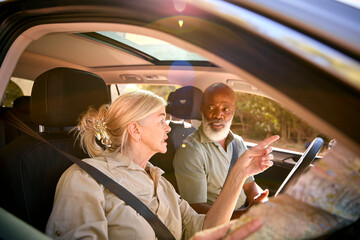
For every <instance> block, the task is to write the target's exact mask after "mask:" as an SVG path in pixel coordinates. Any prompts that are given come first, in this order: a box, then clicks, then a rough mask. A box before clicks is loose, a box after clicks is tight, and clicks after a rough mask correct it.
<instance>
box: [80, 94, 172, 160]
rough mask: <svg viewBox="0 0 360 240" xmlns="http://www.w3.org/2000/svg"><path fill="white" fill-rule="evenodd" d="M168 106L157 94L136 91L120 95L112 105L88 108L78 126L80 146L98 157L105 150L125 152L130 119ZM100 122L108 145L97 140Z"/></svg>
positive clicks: (136, 119)
mask: <svg viewBox="0 0 360 240" xmlns="http://www.w3.org/2000/svg"><path fill="white" fill-rule="evenodd" d="M165 105H166V101H165V100H164V99H163V98H161V97H159V96H157V95H156V94H154V93H152V92H150V91H146V90H136V91H132V92H127V93H124V94H122V95H120V96H119V97H118V98H117V99H116V100H115V101H114V102H113V103H112V104H111V105H108V104H105V105H102V106H101V107H100V108H99V110H96V109H94V108H89V110H88V111H87V112H86V113H85V114H83V115H82V117H81V119H80V122H79V124H78V126H77V127H76V129H79V131H78V136H77V137H78V138H80V144H81V147H82V148H83V149H84V150H85V151H86V152H87V153H88V154H89V155H90V156H91V157H97V156H99V155H101V154H102V153H103V152H104V151H105V150H107V151H109V152H121V153H124V152H126V151H127V150H128V144H127V143H128V138H129V135H128V132H127V126H128V125H129V124H130V123H131V122H134V121H140V120H142V119H144V118H146V117H147V116H149V115H150V114H152V113H154V112H156V111H158V110H159V109H160V108H161V107H164V106H165ZM98 123H102V124H103V125H102V126H103V127H104V129H105V131H106V133H105V134H106V135H107V137H108V139H107V140H109V141H107V142H108V143H109V144H104V141H103V143H101V141H97V140H96V135H97V134H99V129H98V128H97V127H96V124H98ZM103 137H104V136H103ZM102 140H104V139H102ZM105 142H106V141H105ZM110 143H111V144H110Z"/></svg>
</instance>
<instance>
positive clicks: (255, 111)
mask: <svg viewBox="0 0 360 240" xmlns="http://www.w3.org/2000/svg"><path fill="white" fill-rule="evenodd" d="M236 97H237V103H236V112H235V115H234V119H233V124H232V126H231V130H232V131H233V132H234V133H236V134H238V135H240V136H242V138H243V139H244V140H245V141H247V142H252V143H257V142H260V141H262V140H264V139H265V138H266V137H269V136H271V135H275V134H276V135H279V136H280V140H278V141H277V142H276V143H274V144H273V146H275V147H279V148H283V149H287V150H292V151H297V152H303V151H304V150H305V149H306V147H307V145H308V144H309V143H310V142H311V141H312V140H313V139H314V138H315V137H317V136H321V137H322V138H323V139H324V140H326V137H325V136H322V135H321V134H320V133H319V132H318V131H317V130H315V129H314V128H312V127H310V126H309V125H308V124H307V123H306V122H304V121H303V120H301V119H300V118H299V117H298V116H296V115H295V114H293V113H292V112H290V111H289V110H287V109H286V108H284V107H283V106H282V105H280V104H279V103H278V102H276V101H274V100H272V99H270V98H267V97H264V96H259V95H256V94H250V93H241V92H236ZM326 141H328V140H326Z"/></svg>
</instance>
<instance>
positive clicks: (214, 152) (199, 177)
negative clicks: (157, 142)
mask: <svg viewBox="0 0 360 240" xmlns="http://www.w3.org/2000/svg"><path fill="white" fill-rule="evenodd" d="M202 126H203V125H201V126H200V127H199V128H198V130H197V131H195V132H194V133H193V134H191V135H189V136H188V137H187V138H186V139H185V140H184V141H183V144H182V146H181V147H180V148H179V149H178V150H177V152H176V154H175V158H174V170H175V176H176V180H177V184H178V187H179V192H180V195H181V197H183V198H184V199H185V200H186V201H188V202H189V203H207V204H209V205H213V204H214V202H215V200H216V199H217V198H218V196H219V194H220V192H221V189H222V187H223V186H224V182H225V180H226V177H227V174H228V170H229V166H230V162H231V158H232V153H233V147H232V144H231V142H232V141H233V140H234V138H235V140H236V143H237V145H238V157H239V156H241V155H242V154H243V153H244V152H245V151H246V149H247V148H246V145H245V143H244V141H243V140H242V138H241V137H240V136H238V135H235V134H233V133H232V132H230V133H229V135H228V137H227V139H226V151H225V149H224V148H223V147H222V146H221V145H220V144H219V143H218V142H215V141H211V140H210V139H209V138H208V137H207V136H206V135H205V134H204V132H203V130H202ZM252 181H254V177H252V176H251V177H249V178H247V179H246V181H245V183H249V182H252ZM245 201H246V195H245V192H244V190H243V189H242V190H241V193H240V195H239V198H238V201H237V203H236V206H235V209H237V208H240V207H241V206H242V205H243V204H244V203H245Z"/></svg>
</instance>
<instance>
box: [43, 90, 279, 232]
mask: <svg viewBox="0 0 360 240" xmlns="http://www.w3.org/2000/svg"><path fill="white" fill-rule="evenodd" d="M165 105H166V102H165V100H164V99H162V98H160V97H159V96H157V95H155V94H153V93H151V92H148V91H134V92H128V93H124V94H122V95H121V96H119V97H118V99H117V100H116V101H114V102H113V103H112V104H111V105H110V106H108V105H104V106H102V107H100V109H99V110H95V109H89V110H88V111H87V113H85V114H84V115H83V116H82V118H81V121H80V123H79V125H78V127H79V129H80V130H79V133H78V134H79V135H78V137H79V138H80V140H81V144H82V147H83V148H84V149H85V150H86V151H87V152H88V154H89V155H90V156H91V157H92V158H88V159H84V160H83V161H85V162H87V163H89V164H90V165H92V166H94V167H96V168H97V169H99V170H100V171H102V172H103V173H105V174H106V175H108V176H109V177H110V178H112V179H113V180H115V181H116V182H117V183H119V184H121V185H122V186H123V187H125V188H126V189H127V190H128V191H130V192H131V193H132V194H134V195H135V196H136V197H137V198H138V199H139V200H141V201H142V202H143V203H144V204H145V205H146V206H148V208H149V209H150V210H151V211H152V212H153V213H155V214H156V215H157V217H158V218H159V219H160V220H161V221H162V222H163V223H164V224H165V225H166V227H167V228H168V229H169V230H170V232H171V233H172V234H173V235H174V237H175V238H176V239H181V238H185V239H187V238H190V237H191V236H192V235H194V233H196V232H198V231H201V230H202V229H207V228H211V227H215V226H217V225H220V224H224V223H226V222H228V221H229V220H230V217H231V215H232V212H233V210H234V206H235V203H236V200H237V196H238V195H239V193H240V191H241V188H242V185H243V184H244V181H245V179H246V178H247V177H248V176H250V175H254V174H256V173H259V172H261V171H264V170H265V169H267V168H268V167H270V166H271V165H272V161H270V160H271V159H272V158H273V156H272V155H271V154H269V153H270V152H271V148H269V147H267V145H268V143H264V144H263V147H262V148H261V149H260V150H256V151H255V150H248V151H247V152H246V153H245V154H243V155H242V156H241V158H240V159H239V160H241V161H237V163H236V164H235V166H234V168H233V170H232V171H231V173H230V174H229V177H228V180H227V182H226V184H225V186H224V188H223V190H222V192H221V194H220V196H219V198H218V200H217V201H216V202H215V204H214V205H213V206H212V208H211V209H210V211H209V212H208V213H207V214H206V215H203V214H197V213H196V212H195V211H194V210H193V209H192V208H191V207H190V205H189V204H188V203H187V202H186V201H185V200H183V199H181V198H180V196H179V195H178V194H177V193H176V191H175V190H174V188H173V186H172V185H171V184H170V183H169V182H168V181H167V180H166V179H164V178H163V177H161V175H162V174H163V171H162V170H161V169H159V168H157V167H154V166H153V165H152V164H151V163H149V159H150V158H151V157H152V156H153V155H154V154H155V153H157V152H161V153H165V152H166V142H165V140H166V139H167V133H168V132H169V131H170V127H169V126H168V125H167V123H166V122H165ZM46 233H47V234H48V235H49V236H51V237H52V238H54V239H79V238H89V239H155V238H156V236H155V233H154V231H153V229H152V228H151V226H150V225H149V223H148V222H147V221H146V220H145V219H144V218H143V217H142V216H141V215H139V214H138V213H137V212H136V211H135V210H134V209H133V208H131V207H130V206H128V205H127V204H125V203H124V201H122V200H121V199H119V198H117V197H116V196H115V195H114V194H113V193H112V192H110V191H109V190H108V189H106V188H104V186H103V185H101V184H99V183H98V182H97V181H95V180H94V179H93V178H92V177H90V176H89V175H88V174H87V173H86V172H85V171H83V170H82V169H81V168H79V167H78V166H77V165H73V166H71V167H70V168H69V169H67V171H65V172H64V174H63V175H62V177H61V178H60V180H59V182H58V185H57V188H56V194H55V200H54V206H53V211H52V213H51V216H50V218H49V221H48V224H47V227H46Z"/></svg>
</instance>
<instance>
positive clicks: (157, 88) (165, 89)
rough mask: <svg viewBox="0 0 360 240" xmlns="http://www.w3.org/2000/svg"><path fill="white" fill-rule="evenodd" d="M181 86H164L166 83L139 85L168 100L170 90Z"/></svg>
mask: <svg viewBox="0 0 360 240" xmlns="http://www.w3.org/2000/svg"><path fill="white" fill-rule="evenodd" d="M179 87H180V86H164V85H139V86H138V88H140V89H144V90H148V91H151V92H153V93H155V94H157V95H159V96H160V97H162V98H164V99H165V100H167V98H168V96H169V94H170V92H173V91H175V90H176V89H178V88H179Z"/></svg>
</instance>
